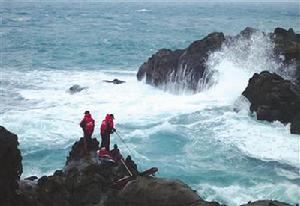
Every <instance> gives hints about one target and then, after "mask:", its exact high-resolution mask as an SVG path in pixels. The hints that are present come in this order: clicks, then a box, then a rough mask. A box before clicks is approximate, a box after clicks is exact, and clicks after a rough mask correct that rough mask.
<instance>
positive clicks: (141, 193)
mask: <svg viewBox="0 0 300 206" xmlns="http://www.w3.org/2000/svg"><path fill="white" fill-rule="evenodd" d="M200 202H202V203H207V202H205V201H204V200H203V199H201V198H200V197H199V196H198V195H197V193H196V192H194V191H193V190H191V188H190V187H188V186H187V185H186V184H184V183H182V182H180V181H174V180H167V179H163V178H152V177H138V178H137V179H136V180H134V181H131V182H130V183H129V184H127V185H126V186H125V188H124V189H123V190H122V191H120V192H119V193H118V195H117V196H116V198H114V199H110V200H109V201H108V202H107V206H119V205H120V206H121V205H122V206H140V205H143V206H153V205H156V206H190V205H204V204H200ZM207 205H215V206H218V205H219V204H218V203H211V204H207Z"/></svg>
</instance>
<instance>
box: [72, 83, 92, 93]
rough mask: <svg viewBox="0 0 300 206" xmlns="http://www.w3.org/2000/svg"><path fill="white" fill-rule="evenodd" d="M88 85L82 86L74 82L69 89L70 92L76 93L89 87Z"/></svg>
mask: <svg viewBox="0 0 300 206" xmlns="http://www.w3.org/2000/svg"><path fill="white" fill-rule="evenodd" d="M87 88H88V87H81V86H80V85H79V84H74V85H73V86H71V87H70V88H69V89H68V92H69V93H70V94H75V93H78V92H81V91H82V90H85V89H87Z"/></svg>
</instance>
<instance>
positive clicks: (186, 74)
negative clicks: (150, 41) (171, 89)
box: [137, 32, 225, 90]
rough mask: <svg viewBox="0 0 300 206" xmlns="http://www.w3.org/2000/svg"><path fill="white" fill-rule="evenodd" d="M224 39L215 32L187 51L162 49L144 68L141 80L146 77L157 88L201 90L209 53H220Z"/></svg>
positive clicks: (140, 72)
mask: <svg viewBox="0 0 300 206" xmlns="http://www.w3.org/2000/svg"><path fill="white" fill-rule="evenodd" d="M224 40H225V37H224V34H223V33H218V32H215V33H211V34H209V35H208V36H206V37H205V38H204V39H202V40H198V41H194V42H193V43H192V44H191V45H190V46H189V47H188V48H186V49H183V50H175V51H172V50H170V49H161V50H159V51H158V52H157V53H155V54H154V55H153V56H152V57H151V58H149V59H148V61H147V62H145V63H143V64H142V65H141V66H140V68H139V71H138V73H137V79H138V80H142V79H143V78H144V77H145V78H146V83H147V84H151V85H153V86H157V87H160V86H164V85H166V84H170V83H171V84H179V85H181V86H183V87H185V88H187V89H191V90H197V88H198V83H199V80H200V79H201V78H202V77H203V73H204V71H205V69H206V64H205V62H206V60H207V58H208V56H209V54H210V53H211V52H214V51H216V50H219V49H220V48H221V46H222V43H223V42H224Z"/></svg>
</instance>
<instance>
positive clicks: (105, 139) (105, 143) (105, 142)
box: [100, 132, 110, 152]
mask: <svg viewBox="0 0 300 206" xmlns="http://www.w3.org/2000/svg"><path fill="white" fill-rule="evenodd" d="M102 147H105V148H106V150H107V151H108V152H109V151H110V134H109V133H108V132H106V133H104V134H101V146H100V148H102Z"/></svg>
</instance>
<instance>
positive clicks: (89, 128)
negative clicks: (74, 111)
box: [84, 115, 95, 134]
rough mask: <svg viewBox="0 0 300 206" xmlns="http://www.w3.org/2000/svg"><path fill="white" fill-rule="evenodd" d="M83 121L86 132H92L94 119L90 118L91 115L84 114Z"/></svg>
mask: <svg viewBox="0 0 300 206" xmlns="http://www.w3.org/2000/svg"><path fill="white" fill-rule="evenodd" d="M84 122H85V125H84V127H85V128H84V129H85V131H86V133H87V134H92V133H93V131H94V127H95V120H94V119H93V118H92V116H91V115H86V116H85V117H84Z"/></svg>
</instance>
